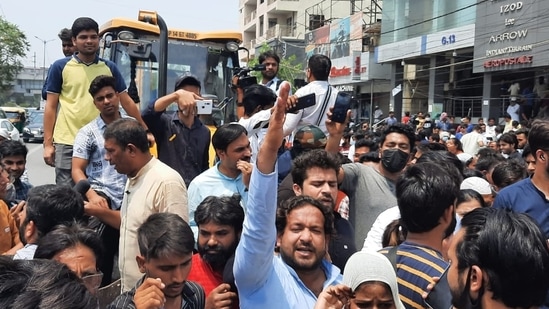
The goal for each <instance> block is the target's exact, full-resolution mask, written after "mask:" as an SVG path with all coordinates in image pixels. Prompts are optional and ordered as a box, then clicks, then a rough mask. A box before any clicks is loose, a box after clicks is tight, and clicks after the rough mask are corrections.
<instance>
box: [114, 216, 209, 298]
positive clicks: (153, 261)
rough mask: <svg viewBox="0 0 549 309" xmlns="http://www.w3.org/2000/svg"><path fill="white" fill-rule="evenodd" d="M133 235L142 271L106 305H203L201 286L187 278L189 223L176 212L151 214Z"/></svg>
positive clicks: (191, 245)
mask: <svg viewBox="0 0 549 309" xmlns="http://www.w3.org/2000/svg"><path fill="white" fill-rule="evenodd" d="M137 239H138V242H139V254H138V255H137V256H136V257H135V259H136V261H137V265H138V266H139V271H140V272H141V273H143V274H145V275H144V276H142V277H141V279H139V281H138V282H137V283H136V284H135V286H134V287H133V288H132V289H131V290H129V291H127V292H124V293H122V295H120V296H118V297H117V298H116V299H115V300H114V301H113V302H112V303H111V304H110V305H108V306H107V308H108V309H118V308H120V309H136V308H138V309H156V308H166V309H174V308H184V309H203V308H205V307H204V306H205V297H204V290H203V289H202V287H201V286H200V285H198V284H197V283H195V282H192V281H188V280H187V277H188V275H189V272H190V271H191V264H192V259H193V258H192V255H193V248H194V238H193V233H192V231H191V229H190V227H189V225H188V224H187V223H186V222H185V221H183V219H182V218H181V217H180V216H178V215H176V214H172V213H156V214H152V215H150V216H149V217H148V218H147V219H146V220H145V222H143V224H142V225H141V226H140V227H139V228H138V229H137ZM134 263H135V262H134Z"/></svg>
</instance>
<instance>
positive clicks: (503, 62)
mask: <svg viewBox="0 0 549 309" xmlns="http://www.w3.org/2000/svg"><path fill="white" fill-rule="evenodd" d="M547 10H549V1H547V0H522V1H512V0H488V1H480V0H479V1H478V4H477V12H476V14H477V16H476V26H475V45H474V46H475V52H474V62H473V72H475V73H481V72H493V71H502V70H514V69H521V68H529V67H538V66H547V65H549V57H547V56H546V55H545V54H546V53H547V52H546V51H547V45H546V44H545V43H542V42H546V41H547V40H549V32H548V31H545V29H548V27H549V18H545V17H544V15H543V14H542V13H541V12H547Z"/></svg>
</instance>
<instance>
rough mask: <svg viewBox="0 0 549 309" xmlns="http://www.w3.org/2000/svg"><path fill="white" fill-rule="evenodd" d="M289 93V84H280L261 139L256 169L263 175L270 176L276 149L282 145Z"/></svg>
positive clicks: (275, 157)
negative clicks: (276, 98)
mask: <svg viewBox="0 0 549 309" xmlns="http://www.w3.org/2000/svg"><path fill="white" fill-rule="evenodd" d="M289 93H290V84H289V83H287V82H282V84H280V88H279V95H278V100H277V102H276V105H275V106H274V108H273V111H272V113H271V118H270V119H269V128H268V129H267V134H265V137H264V138H263V144H262V145H261V148H260V149H259V153H258V155H257V162H256V165H257V168H258V170H259V171H260V172H261V173H263V174H270V173H272V172H273V171H274V167H275V163H276V159H277V153H278V148H280V144H281V143H282V139H283V138H284V136H283V131H282V128H283V126H284V119H285V118H286V102H287V101H288V94H289Z"/></svg>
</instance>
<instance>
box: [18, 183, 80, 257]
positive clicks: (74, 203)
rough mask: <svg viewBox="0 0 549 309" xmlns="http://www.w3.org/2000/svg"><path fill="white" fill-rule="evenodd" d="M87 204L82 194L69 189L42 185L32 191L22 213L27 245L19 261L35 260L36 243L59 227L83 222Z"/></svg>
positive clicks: (23, 239) (21, 229)
mask: <svg viewBox="0 0 549 309" xmlns="http://www.w3.org/2000/svg"><path fill="white" fill-rule="evenodd" d="M83 216H84V201H83V200H82V196H81V195H80V193H78V192H76V191H74V190H73V189H71V188H69V187H67V186H56V185H43V186H38V187H34V188H32V189H30V190H29V196H28V199H27V202H26V203H25V204H24V205H23V209H22V211H21V212H20V213H19V222H20V225H19V238H20V239H21V242H22V243H23V244H24V245H25V247H23V248H22V249H19V250H18V251H17V252H16V253H15V255H14V257H13V258H14V259H16V260H32V258H33V257H34V251H36V247H37V246H36V243H37V242H38V240H39V239H40V237H42V236H43V235H46V234H47V233H48V232H49V231H51V230H52V229H53V228H54V227H55V226H56V225H58V224H64V223H70V222H73V221H80V220H82V217H83Z"/></svg>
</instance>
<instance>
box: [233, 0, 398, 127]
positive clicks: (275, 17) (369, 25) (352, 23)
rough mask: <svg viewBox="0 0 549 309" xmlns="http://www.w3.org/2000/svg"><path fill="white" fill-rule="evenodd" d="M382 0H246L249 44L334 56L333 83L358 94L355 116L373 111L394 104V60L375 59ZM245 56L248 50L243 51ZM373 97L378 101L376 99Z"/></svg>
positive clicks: (304, 55) (253, 49) (301, 57)
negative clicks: (391, 100)
mask: <svg viewBox="0 0 549 309" xmlns="http://www.w3.org/2000/svg"><path fill="white" fill-rule="evenodd" d="M381 4H382V1H375V0H372V1H370V0H354V1H338V0H323V1H319V0H241V1H240V27H241V30H242V32H243V46H244V47H246V48H247V49H248V50H249V51H250V56H251V57H254V56H255V54H256V53H257V50H258V47H259V46H261V45H262V44H263V43H266V44H267V45H269V46H271V47H272V48H273V49H274V50H275V51H276V52H277V53H278V54H279V55H280V56H282V57H286V56H288V55H296V57H297V61H298V62H300V63H303V67H304V68H305V67H306V64H307V60H308V57H310V56H311V55H312V54H315V53H320V54H324V55H326V56H328V57H330V58H331V60H332V69H331V73H330V80H329V81H330V83H331V84H332V85H334V86H336V87H337V88H338V89H339V90H340V91H346V92H350V93H352V94H354V96H355V98H356V99H357V100H356V104H354V106H353V115H354V117H355V119H354V120H355V121H364V120H367V119H369V118H371V117H369V115H371V114H372V109H373V106H374V105H379V106H381V107H382V109H384V110H385V114H387V113H388V111H389V110H390V108H391V107H390V106H389V98H388V93H390V89H391V88H390V83H389V81H390V72H391V70H390V68H391V67H390V66H383V65H380V64H377V63H376V62H375V57H374V48H373V47H374V46H376V45H377V44H378V42H379V33H380V19H381ZM241 56H243V55H241ZM372 102H373V103H372Z"/></svg>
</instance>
